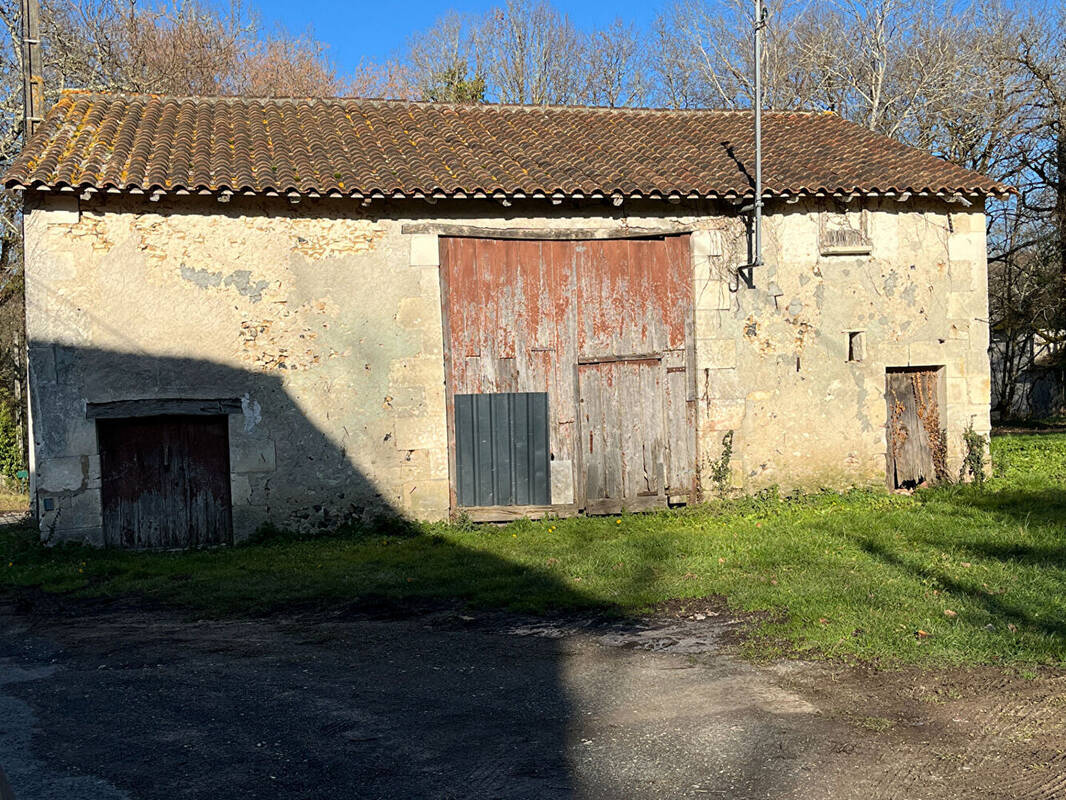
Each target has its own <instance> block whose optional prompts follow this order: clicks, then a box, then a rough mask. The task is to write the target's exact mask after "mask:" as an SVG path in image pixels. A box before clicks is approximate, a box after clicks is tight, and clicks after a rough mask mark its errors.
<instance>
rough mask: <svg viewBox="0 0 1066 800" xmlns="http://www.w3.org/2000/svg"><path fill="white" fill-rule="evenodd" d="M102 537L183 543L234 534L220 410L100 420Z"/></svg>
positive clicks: (139, 543)
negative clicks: (208, 413)
mask: <svg viewBox="0 0 1066 800" xmlns="http://www.w3.org/2000/svg"><path fill="white" fill-rule="evenodd" d="M97 433H98V436H99V441H100V472H101V479H102V483H101V494H102V500H103V519H104V541H105V543H106V544H107V545H109V546H117V547H129V548H186V547H204V546H207V545H215V544H225V543H229V542H231V541H232V539H233V523H232V514H231V502H230V476H229V430H228V421H227V418H226V417H224V416H159V417H137V418H132V419H103V420H98V421H97Z"/></svg>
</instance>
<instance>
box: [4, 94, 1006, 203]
mask: <svg viewBox="0 0 1066 800" xmlns="http://www.w3.org/2000/svg"><path fill="white" fill-rule="evenodd" d="M763 142H764V151H763V175H764V185H765V188H766V191H767V192H768V193H770V194H801V193H814V192H826V193H837V192H843V193H851V192H870V191H879V192H888V191H895V192H932V193H967V194H970V193H973V194H980V195H987V194H1003V193H1006V192H1008V191H1009V190H1010V189H1009V187H1007V186H1005V185H1003V184H1000V183H996V182H994V181H992V180H991V179H989V178H986V177H984V176H983V175H979V174H978V173H976V172H971V171H970V170H966V169H963V168H961V167H958V166H956V165H954V164H951V163H949V162H947V161H943V160H941V159H938V158H934V157H933V156H931V155H929V154H928V153H924V152H922V151H919V150H916V149H914V148H911V147H908V146H906V145H903V144H901V143H899V142H897V141H895V140H893V139H890V138H887V137H885V136H881V135H878V134H875V133H871V132H870V131H867V130H866V129H864V128H861V127H859V126H858V125H854V124H852V123H850V122H846V121H845V120H843V119H841V118H840V117H838V116H836V115H834V114H823V113H791V112H788V113H786V112H769V113H767V114H766V115H765V116H764V127H763ZM753 154H754V145H753V135H752V120H751V114H750V113H744V112H729V111H664V110H646V109H602V108H581V107H565V108H564V107H541V106H494V105H446V104H433V103H410V102H402V101H382V100H349V99H307V100H301V99H295V100H259V99H250V98H217V97H215V98H207V97H186V98H177V97H160V96H154V95H151V96H148V95H144V96H139V95H118V94H102V93H91V92H67V93H65V94H63V95H62V97H61V98H60V100H59V102H58V103H56V105H55V106H53V108H52V109H51V110H50V111H49V113H48V115H47V117H46V119H45V121H44V123H43V124H42V125H41V128H40V130H39V131H38V132H37V134H36V135H35V136H34V137H33V139H32V140H31V141H30V143H29V144H28V146H27V147H26V148H25V149H24V150H23V152H22V154H21V155H20V156H19V157H18V158H17V159H16V160H15V161H14V162H13V163H12V165H11V167H10V168H9V169H8V171H7V174H6V175H5V176H4V184H5V185H6V186H7V187H8V188H16V187H30V186H41V187H46V188H64V187H73V188H88V187H92V188H97V189H108V188H115V189H119V190H128V189H133V188H136V189H141V190H144V191H151V190H154V189H165V190H177V189H184V190H188V191H200V190H208V191H222V190H230V191H238V192H239V191H251V192H257V193H263V192H278V193H281V194H284V193H288V192H290V191H299V192H318V193H321V194H325V193H329V192H340V193H342V194H356V195H369V194H372V193H375V192H380V193H382V194H385V195H393V194H397V193H401V194H405V195H412V194H414V195H417V194H434V193H444V194H455V193H458V192H463V193H466V194H473V193H477V192H484V193H486V194H496V193H504V194H517V193H524V194H527V195H531V194H535V193H538V192H543V193H545V194H553V193H557V192H562V193H564V194H568V195H570V194H586V195H589V194H594V193H603V194H608V195H609V194H615V193H621V194H625V195H634V194H641V195H669V194H680V195H701V196H722V195H726V196H731V195H743V194H750V192H751V186H752V180H751V177H750V176H751V165H752V160H753Z"/></svg>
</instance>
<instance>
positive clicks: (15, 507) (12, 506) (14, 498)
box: [0, 486, 30, 513]
mask: <svg viewBox="0 0 1066 800" xmlns="http://www.w3.org/2000/svg"><path fill="white" fill-rule="evenodd" d="M29 507H30V498H29V495H26V494H22V493H20V492H13V491H11V490H10V489H5V488H3V487H2V486H0V513H4V512H7V511H23V512H24V511H26V510H27V509H29Z"/></svg>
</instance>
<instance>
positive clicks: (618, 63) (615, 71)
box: [579, 19, 649, 108]
mask: <svg viewBox="0 0 1066 800" xmlns="http://www.w3.org/2000/svg"><path fill="white" fill-rule="evenodd" d="M582 54H583V56H584V63H583V64H581V65H580V66H579V76H582V77H583V78H584V82H585V85H584V87H583V89H582V91H581V92H580V95H579V99H580V101H581V102H582V103H585V104H586V105H595V106H609V107H611V108H615V107H618V106H634V105H641V104H643V103H644V102H645V100H646V98H647V97H648V94H649V91H648V90H649V74H648V69H647V63H646V62H647V50H646V47H645V45H644V41H643V38H642V36H641V34H640V33H639V32H638V31H637V29H636V27H634V26H633V25H631V24H629V25H627V24H626V23H625V22H623V21H622V20H620V19H616V20H615V21H614V22H612V23H611V24H610V25H609V26H608V27H606V28H603V29H601V30H594V31H591V32H589V33H588V34H586V37H585V44H584V47H583V48H582Z"/></svg>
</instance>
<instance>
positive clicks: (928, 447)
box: [885, 367, 946, 489]
mask: <svg viewBox="0 0 1066 800" xmlns="http://www.w3.org/2000/svg"><path fill="white" fill-rule="evenodd" d="M938 387H939V369H938V368H935V367H934V368H898V369H889V370H887V371H886V373H885V400H886V402H887V405H888V423H887V429H886V432H885V433H886V439H887V445H888V484H889V487H890V488H893V489H900V488H914V487H915V486H918V485H920V484H922V483H924V482H926V481H929V482H932V481H934V480H938V479H940V478H942V477H944V475H945V472H946V465H945V464H944V449H943V445H942V443H943V432H942V431H941V428H940V408H939V403H938V399H937V398H938V392H939V388H938Z"/></svg>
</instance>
